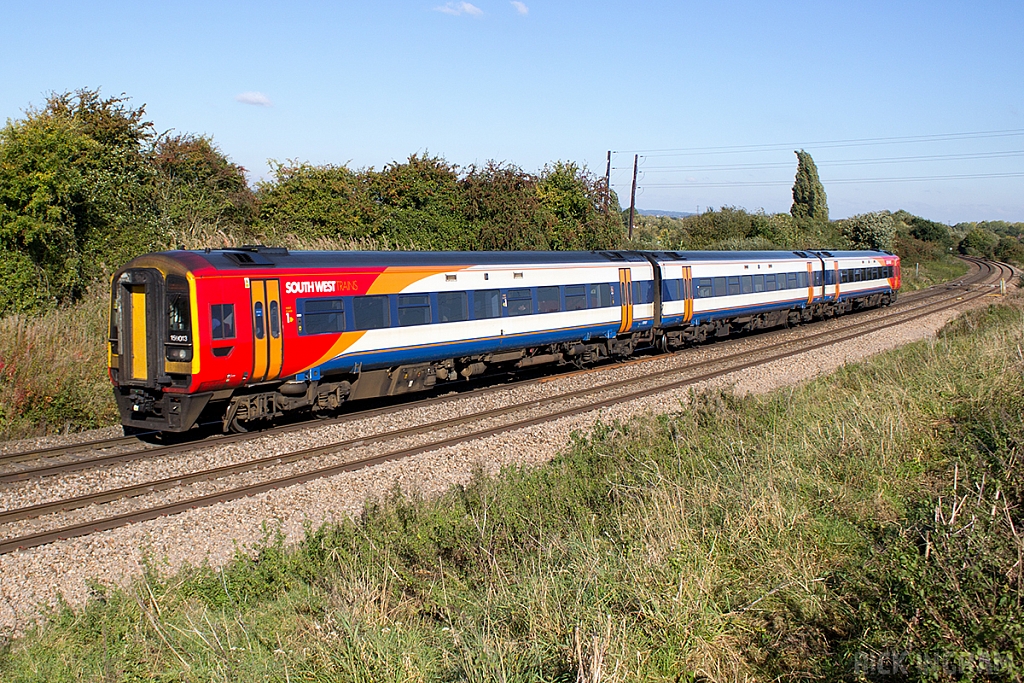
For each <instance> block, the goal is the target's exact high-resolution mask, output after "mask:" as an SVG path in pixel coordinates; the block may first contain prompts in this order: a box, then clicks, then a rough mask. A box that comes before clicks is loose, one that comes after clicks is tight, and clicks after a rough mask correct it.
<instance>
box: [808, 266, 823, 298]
mask: <svg viewBox="0 0 1024 683" xmlns="http://www.w3.org/2000/svg"><path fill="white" fill-rule="evenodd" d="M814 274H815V273H814V265H813V264H811V263H808V264H807V305H808V306H810V305H811V304H812V303H814V284H815V283H814ZM822 280H824V273H822Z"/></svg>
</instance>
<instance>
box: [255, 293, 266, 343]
mask: <svg viewBox="0 0 1024 683" xmlns="http://www.w3.org/2000/svg"><path fill="white" fill-rule="evenodd" d="M252 324H253V333H254V334H255V335H256V338H257V339H263V337H264V336H266V323H265V322H264V320H263V302H262V301H257V302H256V303H255V304H254V305H253V307H252Z"/></svg>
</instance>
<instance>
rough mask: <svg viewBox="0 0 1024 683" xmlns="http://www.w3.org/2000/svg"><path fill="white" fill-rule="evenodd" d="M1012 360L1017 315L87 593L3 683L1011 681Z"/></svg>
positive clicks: (988, 314) (1018, 523)
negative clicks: (215, 562) (891, 660)
mask: <svg viewBox="0 0 1024 683" xmlns="http://www.w3.org/2000/svg"><path fill="white" fill-rule="evenodd" d="M1022 344H1024V314H1022V312H1021V310H1020V309H1019V308H1012V307H1008V306H1003V307H998V308H990V309H989V310H988V311H985V312H981V313H976V314H972V315H970V316H969V317H968V318H966V319H965V320H962V321H959V322H957V323H955V324H953V325H952V326H950V327H949V328H948V329H947V330H945V331H944V333H943V334H942V335H941V336H940V338H939V339H938V341H936V342H934V343H917V344H913V345H911V346H908V347H905V348H903V349H900V350H897V351H894V352H891V353H888V354H885V355H883V356H881V357H879V358H877V359H874V360H872V361H871V362H869V363H865V364H861V365H855V366H848V367H846V368H844V369H842V370H840V371H839V372H837V373H835V374H834V375H832V376H830V377H827V378H823V379H820V380H817V381H815V382H812V383H810V384H807V385H804V386H800V387H797V388H793V389H789V390H784V391H779V392H775V393H773V394H771V395H767V396H754V397H748V398H743V399H737V398H734V397H732V396H730V395H727V394H718V393H715V394H707V395H697V396H694V397H693V400H692V403H691V405H690V406H689V407H687V408H686V409H685V410H683V411H681V412H680V413H679V414H677V415H673V416H671V417H669V416H664V417H660V418H650V419H646V420H637V421H635V422H632V423H629V424H625V425H618V426H614V427H603V428H599V429H598V430H597V432H596V434H595V435H594V437H593V438H592V439H590V440H583V439H577V440H576V441H574V443H573V445H572V446H571V447H570V448H568V449H567V452H566V453H565V454H564V455H563V456H561V457H559V458H558V459H556V460H555V461H554V462H552V463H550V464H548V465H546V466H543V467H539V468H535V469H526V470H518V469H510V470H507V471H505V472H503V473H502V474H501V476H499V477H497V478H493V479H489V478H483V477H481V478H478V479H477V480H475V481H474V482H473V483H472V484H471V485H469V486H468V487H466V488H464V489H461V488H460V489H457V490H453V491H452V492H450V493H449V494H447V495H445V496H444V497H442V498H440V499H438V500H433V501H420V500H411V499H409V498H402V497H399V496H395V497H394V498H393V499H391V500H388V501H384V502H382V503H380V504H378V505H376V506H374V507H371V508H370V509H369V510H368V511H367V512H366V513H365V514H364V515H363V517H362V518H361V519H359V520H357V521H353V522H351V523H346V524H342V525H340V526H336V527H325V528H322V529H320V530H317V531H315V532H313V531H311V532H310V533H309V535H308V537H307V539H306V540H305V541H304V542H303V543H302V544H301V545H300V546H299V547H297V548H294V549H292V548H287V549H286V548H282V547H281V545H280V544H279V543H276V542H273V541H271V542H269V543H268V544H267V545H266V546H265V547H262V548H261V549H259V551H258V553H257V554H256V555H255V557H254V558H252V557H249V556H247V555H240V556H239V557H238V558H237V560H236V561H235V562H234V563H232V564H231V565H230V566H228V567H227V568H225V569H224V570H222V571H215V570H212V569H209V568H197V569H189V570H185V571H182V572H180V573H178V574H177V575H175V576H173V577H171V578H167V579H165V578H159V577H158V576H156V572H153V575H151V576H148V577H146V579H145V580H142V581H140V582H139V583H137V584H136V585H134V586H132V587H130V588H129V589H126V590H115V589H99V588H98V589H97V595H98V596H99V597H98V599H97V600H95V601H94V602H92V603H90V604H89V605H88V606H86V607H85V608H84V609H82V610H78V611H71V610H64V611H61V612H60V613H58V614H56V615H54V616H53V618H52V620H51V621H50V622H49V623H48V624H47V625H46V626H45V627H43V628H41V629H39V630H37V631H36V632H34V633H31V634H30V635H29V636H28V637H26V638H24V639H20V640H18V641H16V642H14V643H13V644H12V645H9V646H8V647H7V649H6V651H4V652H3V653H2V654H0V678H3V679H4V680H5V681H12V682H14V681H28V680H33V681H35V680H48V681H63V680H136V679H149V678H150V677H151V676H153V677H155V678H157V679H160V680H189V681H192V680H195V681H200V680H202V681H205V680H293V681H296V680H323V681H335V680H353V681H360V680H365V681H370V680H373V681H379V680H393V681H406V680H426V681H435V680H436V681H448V680H452V681H459V680H465V681H494V680H509V681H513V680H515V681H540V680H562V681H573V680H588V681H591V680H604V681H627V680H666V681H678V680H705V678H703V677H707V679H712V680H730V679H735V678H743V677H747V676H751V677H753V678H763V679H770V678H774V677H784V678H791V677H802V676H811V677H821V678H827V679H835V678H847V677H852V676H854V675H855V674H856V672H857V671H858V667H859V670H860V671H861V672H862V673H863V672H866V673H867V674H869V675H873V674H877V673H878V672H880V671H881V672H883V673H884V672H885V671H886V670H888V669H886V667H888V666H890V664H887V663H885V662H883V661H882V660H880V659H879V653H883V654H884V653H893V652H894V653H897V658H898V659H897V661H898V662H900V663H901V664H900V665H901V666H908V667H909V668H908V674H907V675H908V676H909V677H911V678H925V677H927V676H929V675H931V674H935V673H936V672H938V676H939V678H942V677H943V676H945V674H943V673H942V672H941V669H935V668H929V667H932V665H935V664H936V663H938V664H939V665H941V664H942V663H944V662H945V663H946V664H947V670H948V671H953V670H954V667H964V666H967V665H968V664H970V665H982V666H987V665H986V664H984V660H983V659H981V658H980V656H981V655H985V656H990V655H995V656H996V657H997V658H1005V657H1009V656H1012V657H1014V658H1016V661H1017V662H1021V661H1022V659H1021V658H1022V657H1024V626H1022V624H1021V622H1020V620H1019V619H1017V616H1016V615H1019V613H1020V607H1021V605H1020V600H1021V581H1022V577H1021V561H1020V558H1021V556H1022V552H1024V546H1022V543H1021V538H1020V536H1019V535H1018V534H1019V533H1020V530H1021V529H1022V528H1024V519H1022V515H1021V508H1020V503H1021V499H1022V495H1024V489H1022V482H1024V478H1022V476H1021V475H1022V467H1021V460H1020V458H1021V446H1022V444H1024V416H1022V413H1024V380H1022V371H1024V356H1022V355H1021V350H1020V349H1021V345H1022ZM902 652H909V653H910V655H909V657H907V658H904V659H899V657H901V656H902V655H901V654H899V653H902ZM957 656H959V657H960V659H956V657H957ZM951 657H952V659H951ZM915 658H916V659H915ZM950 662H952V663H953V664H950ZM957 670H959V669H957ZM598 672H600V678H598V677H597V676H598ZM578 674H580V675H585V676H591V677H588V678H580V679H577V675H578ZM1002 675H1004V676H1005V677H1012V676H1011V675H1010V674H1006V671H1005V670H1003V674H1002ZM1017 675H1019V674H1017Z"/></svg>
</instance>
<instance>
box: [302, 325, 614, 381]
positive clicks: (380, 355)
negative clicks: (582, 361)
mask: <svg viewBox="0 0 1024 683" xmlns="http://www.w3.org/2000/svg"><path fill="white" fill-rule="evenodd" d="M618 332H619V327H618V325H617V324H616V325H608V324H607V323H606V324H602V325H595V326H592V327H570V328H563V329H557V330H546V331H544V332H536V333H530V334H516V335H505V336H501V337H486V338H483V339H472V340H467V341H461V342H452V343H446V344H445V345H444V346H445V349H446V351H445V354H444V355H445V357H446V358H458V357H459V356H474V355H479V354H484V353H497V352H500V351H508V350H511V349H522V348H527V347H530V346H543V345H545V344H558V343H562V342H574V341H588V340H590V339H606V338H614V337H615V335H616V334H618ZM437 359H438V354H437V346H436V345H425V346H412V347H407V348H402V349H385V350H382V351H366V352H363V353H355V354H351V355H343V356H341V357H339V358H335V359H333V360H329V361H327V362H326V363H323V364H322V365H320V366H319V367H317V368H313V369H312V370H311V371H310V372H309V374H310V376H311V377H312V378H314V379H315V375H317V374H319V373H320V372H325V371H332V372H351V371H353V370H354V369H355V366H357V365H359V366H361V369H363V370H375V369H379V368H388V367H394V366H396V365H404V364H408V363H425V362H428V361H432V360H437ZM305 375H306V373H300V374H299V375H296V378H297V379H299V380H303V379H306V376H305Z"/></svg>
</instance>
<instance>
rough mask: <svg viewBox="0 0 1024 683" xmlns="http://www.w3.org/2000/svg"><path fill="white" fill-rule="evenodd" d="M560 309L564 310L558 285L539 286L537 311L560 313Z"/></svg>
mask: <svg viewBox="0 0 1024 683" xmlns="http://www.w3.org/2000/svg"><path fill="white" fill-rule="evenodd" d="M560 310H562V302H561V301H560V292H559V291H558V287H538V288H537V312H538V313H558V312H559V311H560Z"/></svg>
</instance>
